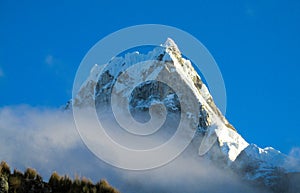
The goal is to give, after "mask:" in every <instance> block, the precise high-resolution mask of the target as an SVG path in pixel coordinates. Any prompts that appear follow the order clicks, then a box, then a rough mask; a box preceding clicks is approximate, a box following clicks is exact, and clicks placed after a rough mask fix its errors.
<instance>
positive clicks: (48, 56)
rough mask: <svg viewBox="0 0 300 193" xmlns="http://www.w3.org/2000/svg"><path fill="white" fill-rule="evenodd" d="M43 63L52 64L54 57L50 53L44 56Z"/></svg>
mask: <svg viewBox="0 0 300 193" xmlns="http://www.w3.org/2000/svg"><path fill="white" fill-rule="evenodd" d="M45 63H46V64H48V65H49V66H52V65H53V63H54V57H53V56H52V55H50V54H49V55H47V56H46V58H45Z"/></svg>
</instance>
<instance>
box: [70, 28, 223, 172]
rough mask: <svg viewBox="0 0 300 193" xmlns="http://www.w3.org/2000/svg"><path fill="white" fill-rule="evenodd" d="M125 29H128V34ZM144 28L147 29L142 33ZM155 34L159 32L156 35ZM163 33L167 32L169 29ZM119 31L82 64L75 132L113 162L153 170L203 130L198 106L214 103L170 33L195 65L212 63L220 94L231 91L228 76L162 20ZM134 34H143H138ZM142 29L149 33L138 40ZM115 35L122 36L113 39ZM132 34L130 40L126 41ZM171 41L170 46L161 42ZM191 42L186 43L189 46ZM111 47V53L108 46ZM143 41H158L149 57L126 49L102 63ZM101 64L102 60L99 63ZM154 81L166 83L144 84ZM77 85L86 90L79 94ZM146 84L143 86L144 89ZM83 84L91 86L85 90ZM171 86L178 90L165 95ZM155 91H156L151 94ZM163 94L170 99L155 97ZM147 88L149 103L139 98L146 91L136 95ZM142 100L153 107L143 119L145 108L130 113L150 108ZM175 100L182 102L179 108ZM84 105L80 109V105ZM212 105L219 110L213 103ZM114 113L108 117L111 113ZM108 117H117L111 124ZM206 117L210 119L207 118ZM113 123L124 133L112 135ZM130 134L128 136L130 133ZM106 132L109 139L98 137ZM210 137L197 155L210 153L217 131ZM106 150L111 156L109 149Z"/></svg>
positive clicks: (210, 77) (210, 75) (209, 76)
mask: <svg viewBox="0 0 300 193" xmlns="http://www.w3.org/2000/svg"><path fill="white" fill-rule="evenodd" d="M127 30H129V31H130V33H127V32H128V31H127ZM145 30H146V31H147V32H148V33H147V34H145V33H143V32H142V31H145ZM158 31H159V32H160V34H161V35H158V36H153V35H152V34H153V33H155V34H156V32H158ZM161 31H166V34H163V33H161ZM116 34H117V35H116ZM116 34H113V36H108V37H106V38H104V39H103V40H101V41H99V42H98V43H97V44H96V45H95V46H94V47H93V48H92V49H91V50H90V51H89V52H88V54H87V55H86V57H85V58H84V60H83V62H82V63H81V66H80V67H79V69H78V72H77V76H76V78H75V81H74V90H73V98H74V102H73V111H74V115H75V121H76V125H77V129H78V131H79V133H80V135H81V137H82V139H83V141H84V143H85V144H86V145H87V146H88V147H89V149H90V150H91V151H92V152H93V153H94V154H95V155H97V156H98V157H99V158H100V159H102V160H104V161H105V162H107V163H109V164H112V165H114V166H117V167H120V168H124V169H131V170H144V169H150V168H156V167H159V166H161V165H164V164H167V163H169V162H170V161H172V160H173V159H174V158H176V157H177V156H178V155H180V154H181V153H182V152H183V151H184V149H185V148H186V147H187V146H188V145H189V144H190V142H191V141H192V139H193V137H194V135H195V133H196V131H197V128H198V127H199V116H200V114H201V113H200V110H201V105H206V106H209V105H208V104H207V101H209V100H210V101H211V95H210V94H209V92H208V89H207V88H206V86H205V85H203V84H202V82H201V78H199V76H198V74H197V72H196V71H195V70H194V68H193V66H192V64H191V62H190V61H189V60H187V59H184V58H183V57H182V55H181V52H180V51H179V49H178V47H177V45H176V44H175V43H174V41H173V40H172V39H170V38H168V36H170V37H174V38H176V40H178V41H179V42H180V43H181V44H182V48H183V50H185V51H186V53H184V54H185V55H186V56H188V57H190V58H191V59H194V61H195V62H199V63H202V66H199V69H203V66H205V65H207V67H206V69H205V71H203V72H202V74H204V76H206V80H207V82H208V83H209V82H212V81H213V82H219V85H221V87H219V88H221V90H219V92H220V93H221V94H219V95H218V96H217V97H219V96H226V94H225V89H224V90H222V88H224V83H223V79H222V76H221V74H220V72H219V71H218V67H217V65H216V64H215V62H214V60H213V58H212V57H211V55H210V54H209V53H208V51H207V50H206V49H205V48H204V46H203V45H202V44H201V43H200V42H199V41H197V40H196V39H195V38H193V37H192V36H191V35H189V34H187V33H185V32H182V31H181V30H178V29H176V28H172V27H169V26H162V25H142V26H134V27H131V28H126V29H123V30H120V31H118V32H117V33H116ZM137 34H139V36H136V35H137ZM141 34H142V36H143V37H144V38H141ZM115 37H118V38H117V39H114V38H115ZM137 37H139V38H137ZM151 38H152V39H151ZM128 39H130V40H131V41H130V42H128V41H127V40H128ZM166 39H167V41H166V42H165V44H163V45H157V43H161V42H162V41H164V40H166ZM120 41H121V42H120ZM187 41H188V46H186V45H187V44H185V43H187ZM108 45H109V50H107V49H105V46H108ZM141 45H156V46H155V47H154V49H153V50H152V51H150V52H148V53H147V54H140V53H139V52H133V53H128V54H125V55H124V57H113V59H112V60H111V61H110V62H108V63H107V61H108V59H107V60H106V61H105V60H104V58H107V57H112V56H114V55H112V56H111V54H116V53H120V52H122V51H124V50H125V49H128V48H131V47H136V46H141ZM114 46H115V47H114ZM197 48H198V49H199V50H198V52H197ZM103 49H104V50H103ZM122 49H123V50H122ZM112 50H113V51H115V52H116V53H114V52H113V51H112ZM195 51H196V52H197V53H195ZM107 52H109V54H108V53H107ZM104 53H105V55H104V56H103V54H104ZM189 55H190V56H189ZM95 63H97V64H98V66H95V67H94V68H93V69H92V71H91V75H90V77H89V78H88V79H87V80H86V81H85V83H83V84H82V83H81V84H80V77H81V76H82V72H86V71H87V69H91V64H95ZM105 63H107V64H105ZM99 64H105V65H100V66H99ZM197 80H198V81H197ZM149 81H150V82H151V81H156V82H160V83H162V85H165V86H161V85H159V84H158V86H155V85H154V84H153V85H152V86H151V87H147V86H145V84H147V82H149ZM79 85H81V89H79V91H78V88H79ZM141 85H144V86H142V87H141ZM222 85H223V87H222ZM76 88H77V90H76ZM86 88H88V89H89V90H90V91H89V92H87V91H86ZM138 88H139V89H138ZM167 88H170V89H171V90H173V93H172V92H171V93H168V91H167ZM147 89H149V90H147ZM160 89H163V90H164V91H162V90H160ZM83 90H85V91H83ZM82 91H83V92H82ZM151 92H153V94H154V95H153V96H150V95H151V94H149V93H151ZM159 92H160V93H163V94H162V95H165V96H164V97H161V98H160V100H157V98H155V97H156V96H155V95H157V94H158V93H159ZM222 92H223V93H222ZM82 93H83V94H82ZM86 93H89V94H86ZM146 93H148V95H149V96H147V97H148V98H147V100H144V101H143V99H142V98H143V97H144V98H145V96H142V98H139V99H138V97H139V95H145V94H146ZM174 94H175V95H174ZM133 95H135V99H134V100H135V102H133V101H134V100H131V99H133V98H132V97H133ZM174 96H175V97H177V99H176V100H177V101H173V100H175V98H173V99H171V97H174ZM149 97H150V98H149ZM151 97H152V98H151ZM221 98H222V97H221ZM145 99H146V98H145ZM223 99H224V98H223ZM224 101H226V99H225V100H223V107H224V106H225V105H224V104H225V103H224ZM143 102H144V103H148V104H147V105H148V106H147V107H145V108H144V110H146V111H147V113H146V115H145V116H146V117H145V116H144V115H142V114H141V113H142V112H140V113H139V114H137V112H133V111H136V110H137V108H141V107H142V106H143V105H145V104H142V103H143ZM133 103H136V104H135V105H136V106H135V108H132V105H133ZM172 103H178V104H177V106H176V105H174V104H172ZM172 105H173V106H172ZM79 106H80V107H81V108H78V107H79ZM86 106H89V110H87V108H82V107H86ZM104 106H106V107H105V108H104ZM172 108H173V110H172ZM208 108H210V107H208ZM101 109H102V110H101ZM132 109H134V110H132ZM174 109H180V111H178V110H177V111H176V113H177V114H176V113H175V114H174V113H173V114H172V115H170V114H169V113H167V112H172V111H175V110H174ZM209 110H210V111H211V112H212V113H216V112H214V111H215V109H214V108H213V109H209ZM223 110H224V109H223ZM103 112H104V113H103ZM134 113H135V115H134V116H133V114H134ZM109 114H110V115H111V117H109V118H108V117H107V116H109ZM86 115H88V117H89V119H91V120H92V121H90V122H91V123H90V125H91V127H89V128H83V126H84V125H85V124H84V123H85V122H86V120H85V117H86ZM149 115H150V116H149ZM139 116H140V117H139ZM141 116H142V117H141ZM147 116H148V118H147ZM216 117H218V116H216ZM112 118H113V119H112ZM138 119H140V120H142V121H139V120H138ZM107 120H114V121H115V122H114V123H112V122H110V123H109V122H108V121H107ZM143 120H144V121H143ZM145 120H146V121H145ZM174 120H175V121H174ZM81 122H82V123H81ZM202 122H205V120H203V117H202ZM207 124H208V122H207ZM112 125H114V127H113V128H114V129H116V128H119V130H120V131H119V132H112V130H113V129H111V127H112ZM163 127H167V128H166V129H165V130H166V131H167V132H162V130H163V129H162V128H163ZM207 127H208V125H207ZM161 132H162V133H161ZM112 134H114V135H116V136H117V137H116V136H113V135H112ZM125 136H126V137H125ZM128 136H131V137H130V138H128ZM157 136H159V137H157ZM103 137H105V139H102V140H98V139H100V138H103ZM205 137H206V138H213V139H210V140H205V141H204V143H202V144H201V145H202V148H200V152H206V151H207V149H209V148H211V146H212V144H214V143H215V142H216V139H217V136H216V135H207V136H205ZM207 143H209V144H208V145H207ZM103 149H106V150H105V151H104V150H103ZM108 149H109V150H111V152H114V153H111V152H109V151H107V150H108ZM125 155H126V156H125ZM124 157H127V158H128V159H127V160H125V161H122V162H121V161H120V160H124ZM154 157H155V159H153V158H154ZM132 160H138V161H132Z"/></svg>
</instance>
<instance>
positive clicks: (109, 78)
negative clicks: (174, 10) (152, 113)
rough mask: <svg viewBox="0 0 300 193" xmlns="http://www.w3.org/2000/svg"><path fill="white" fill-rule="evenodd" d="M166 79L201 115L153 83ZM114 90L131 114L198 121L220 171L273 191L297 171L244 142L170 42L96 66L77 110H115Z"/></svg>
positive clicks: (273, 153) (205, 152)
mask: <svg viewBox="0 0 300 193" xmlns="http://www.w3.org/2000/svg"><path fill="white" fill-rule="evenodd" d="M134 65H137V67H134ZM131 67H133V68H131ZM128 69H130V70H129V71H128ZM122 74H123V75H122ZM121 75H122V76H121ZM161 75H163V76H164V77H167V79H168V77H169V78H170V79H171V80H172V81H175V82H177V81H178V82H182V83H183V87H184V90H185V91H188V92H189V93H191V94H192V95H194V96H195V97H196V99H197V102H198V104H199V106H200V107H199V113H198V114H193V113H191V112H184V110H183V108H181V107H182V105H187V106H191V105H192V104H189V101H178V97H177V96H176V95H180V94H182V93H174V91H173V90H172V89H170V88H169V87H168V86H167V85H164V84H162V83H159V82H155V81H148V80H156V78H157V77H159V76H161ZM134 83H139V84H136V85H137V88H136V89H134V90H133V91H132V90H131V89H130V88H129V87H128V85H130V84H133V85H135V84H134ZM212 86H213V85H212ZM113 88H115V91H116V92H117V93H118V94H120V96H122V97H125V98H126V97H127V98H128V100H129V101H130V103H129V105H130V109H134V110H135V111H148V110H149V109H150V106H151V105H153V104H164V105H165V107H166V109H167V110H168V111H169V112H172V113H178V112H181V113H186V116H187V117H190V118H191V119H192V120H193V122H192V125H197V128H198V135H196V137H197V136H198V137H199V138H200V141H201V140H202V143H201V145H203V146H201V145H200V143H199V144H198V145H200V147H199V150H198V149H197V151H195V154H197V153H198V154H199V156H203V157H205V158H207V159H209V160H211V161H212V162H213V163H216V164H217V165H219V166H222V167H229V168H230V167H232V168H235V170H236V171H238V173H240V172H241V173H242V174H241V175H242V176H243V178H245V179H248V180H260V179H262V178H263V179H264V184H265V185H267V186H273V185H274V179H275V180H277V178H274V176H277V175H283V174H284V173H285V172H288V171H291V170H290V169H289V168H288V167H287V165H286V163H287V156H286V155H283V154H282V153H280V152H279V151H277V150H275V149H273V148H265V149H261V148H259V147H257V146H256V145H254V144H250V145H249V143H248V142H247V141H245V140H244V139H243V137H242V136H241V135H240V134H239V133H238V132H237V131H236V129H235V128H234V127H233V126H232V125H231V124H230V123H229V121H228V120H227V119H226V118H225V116H223V114H222V113H221V112H220V110H219V109H218V107H217V106H216V105H215V103H214V100H213V97H212V96H211V94H210V92H209V90H208V88H207V87H206V85H205V84H204V83H203V82H202V80H201V77H200V76H199V74H198V73H197V71H196V70H195V69H194V67H193V65H192V63H191V62H190V61H189V60H188V59H186V58H184V57H183V56H182V54H181V52H180V50H179V48H178V46H177V45H176V43H175V42H174V41H173V40H172V39H170V38H168V39H167V40H166V42H165V43H164V44H161V46H157V47H155V48H154V49H153V50H152V51H149V52H148V53H146V54H142V53H139V52H137V51H136V52H132V53H126V54H125V55H124V56H122V57H120V56H118V57H114V58H112V59H111V60H110V61H108V63H107V64H104V65H97V64H96V65H95V66H94V67H93V68H92V69H91V73H90V76H89V77H88V78H87V80H86V81H85V83H84V84H83V85H82V87H81V89H80V90H79V92H78V94H77V96H76V97H75V98H74V100H73V106H75V107H83V106H93V105H95V104H96V107H97V106H103V104H109V105H110V104H111V93H112V92H113ZM187 109H189V108H187ZM186 129H187V130H189V129H192V128H186ZM195 141H197V140H195ZM198 141H199V140H198ZM278 171H279V173H278ZM293 171H295V170H293ZM270 181H272V183H271V182H270Z"/></svg>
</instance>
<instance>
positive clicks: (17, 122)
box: [0, 105, 259, 193]
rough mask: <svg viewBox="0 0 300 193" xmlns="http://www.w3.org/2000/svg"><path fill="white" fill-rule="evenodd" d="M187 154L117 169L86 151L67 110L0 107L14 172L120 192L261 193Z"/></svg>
mask: <svg viewBox="0 0 300 193" xmlns="http://www.w3.org/2000/svg"><path fill="white" fill-rule="evenodd" d="M87 123H89V121H87ZM86 127H89V124H87V125H86ZM98 140H101V137H100V139H98ZM190 152H192V151H186V152H185V153H184V154H183V155H181V156H180V157H179V158H177V159H176V160H174V161H172V162H171V163H170V164H167V165H166V166H163V167H160V168H157V169H154V170H147V171H127V170H121V169H117V168H115V167H112V166H110V165H108V164H106V163H104V162H103V161H100V160H99V159H98V158H97V157H96V156H94V155H93V154H92V153H91V152H90V151H89V150H88V149H87V148H86V147H85V145H84V144H83V143H82V141H81V139H80V136H79V134H78V133H77V130H76V127H75V124H74V120H73V117H72V113H71V112H66V111H64V112H63V111H61V110H60V109H45V108H34V107H30V106H26V105H23V106H16V107H4V108H0V158H1V159H3V160H6V161H7V162H8V163H9V164H10V165H11V167H12V168H19V169H21V170H24V169H25V168H26V167H34V168H36V169H37V170H38V171H39V172H41V174H42V175H43V176H44V178H45V179H46V180H47V178H48V177H49V176H50V175H51V173H52V172H53V171H54V170H55V171H57V172H58V173H60V174H68V175H70V176H71V177H73V176H74V175H75V174H78V175H82V176H86V177H88V178H91V179H92V180H93V181H97V180H99V179H101V178H106V179H108V181H109V182H110V183H111V184H112V185H113V186H116V187H117V188H118V189H119V190H120V191H121V192H123V193H129V192H137V193H138V192H143V193H147V192H149V193H150V192H172V193H177V192H178V193H179V192H185V193H189V192H191V193H194V192H244V193H247V192H259V191H258V190H257V189H254V188H252V187H250V186H248V185H246V184H245V183H244V182H242V181H241V180H240V179H239V178H238V177H237V176H236V175H235V174H233V173H231V172H230V171H224V170H221V169H218V168H216V167H214V166H213V165H212V164H211V163H208V162H207V160H203V159H201V158H200V157H197V156H195V155H197V151H195V154H193V155H192V154H191V153H190ZM124 159H127V160H130V157H126V156H125V157H124Z"/></svg>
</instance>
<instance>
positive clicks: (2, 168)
mask: <svg viewBox="0 0 300 193" xmlns="http://www.w3.org/2000/svg"><path fill="white" fill-rule="evenodd" d="M48 192H49V193H50V192H51V193H118V192H119V191H118V190H116V189H115V188H113V187H112V186H110V185H109V184H108V182H107V181H106V180H100V182H98V183H96V184H93V183H92V182H91V181H90V180H89V179H87V178H81V179H79V178H76V179H75V180H72V179H70V178H69V177H68V176H59V175H58V174H57V173H56V172H54V173H53V174H52V175H51V177H50V179H49V181H48V182H45V181H43V179H42V177H41V176H40V175H39V174H38V173H37V171H36V170H35V169H32V168H28V169H26V171H25V172H24V173H22V172H20V171H17V170H14V171H13V172H11V170H10V167H9V165H8V164H7V163H6V162H4V161H2V162H1V164H0V193H48Z"/></svg>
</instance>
